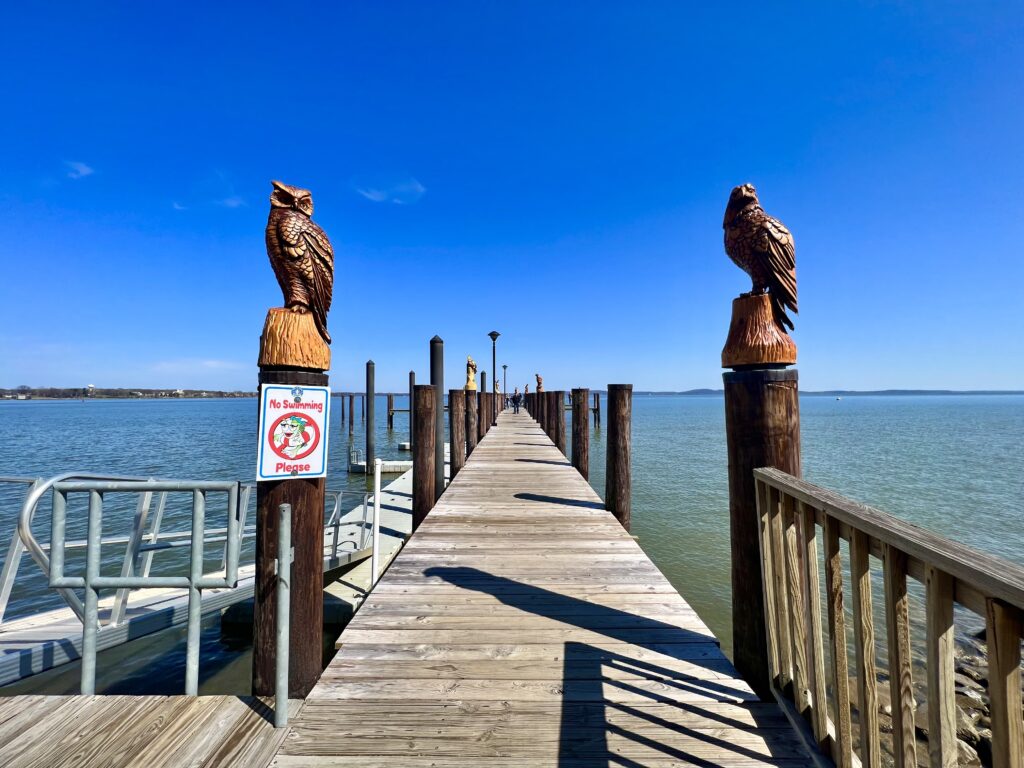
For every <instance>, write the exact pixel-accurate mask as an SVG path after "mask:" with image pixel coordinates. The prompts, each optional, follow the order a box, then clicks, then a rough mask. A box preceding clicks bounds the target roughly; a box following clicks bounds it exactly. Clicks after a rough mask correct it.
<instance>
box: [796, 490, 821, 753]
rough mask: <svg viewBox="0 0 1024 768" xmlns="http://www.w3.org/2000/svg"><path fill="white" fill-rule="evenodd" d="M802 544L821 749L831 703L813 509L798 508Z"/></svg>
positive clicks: (813, 706)
mask: <svg viewBox="0 0 1024 768" xmlns="http://www.w3.org/2000/svg"><path fill="white" fill-rule="evenodd" d="M798 511H799V519H800V525H801V529H802V530H801V532H802V536H801V540H802V542H803V565H804V573H803V587H804V594H805V595H806V599H805V610H806V611H807V615H808V631H809V632H810V638H809V641H808V650H809V656H810V659H809V665H808V671H809V674H810V687H811V723H812V725H813V727H814V737H815V739H817V741H818V747H819V748H820V749H822V750H824V749H826V747H827V745H828V700H827V699H826V697H825V650H824V648H823V647H822V634H821V587H820V585H819V580H818V527H817V524H816V523H815V514H814V509H813V507H809V506H807V505H806V504H804V503H803V502H800V503H799V505H798Z"/></svg>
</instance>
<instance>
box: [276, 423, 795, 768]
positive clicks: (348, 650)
mask: <svg viewBox="0 0 1024 768" xmlns="http://www.w3.org/2000/svg"><path fill="white" fill-rule="evenodd" d="M339 646H340V650H339V652H338V654H337V655H336V656H335V658H334V659H333V661H332V662H331V663H330V665H329V666H328V667H327V670H326V671H325V672H324V674H323V676H322V678H321V680H320V682H319V683H318V684H317V685H316V686H315V688H314V689H313V691H312V692H311V693H310V695H309V697H308V698H307V699H306V702H305V705H304V706H303V708H302V710H301V712H299V713H298V715H297V716H296V717H294V718H293V719H292V721H291V723H290V726H289V733H288V735H287V737H286V738H285V739H284V742H283V744H282V746H281V748H280V750H279V752H278V755H277V757H276V759H275V760H274V762H273V764H274V765H276V766H282V767H283V766H318V765H321V766H360V768H376V767H377V766H406V767H409V768H416V767H417V766H448V765H450V766H480V765H487V766H508V767H511V766H524V765H530V766H559V767H561V768H565V767H566V766H595V765H608V764H615V765H633V766H636V765H717V766H741V765H742V766H745V765H807V764H809V763H810V762H811V756H810V755H809V753H808V752H807V751H806V750H805V748H804V746H803V743H802V741H801V740H800V737H799V736H798V734H797V732H796V731H795V730H794V729H793V728H792V726H791V725H790V722H789V721H788V720H787V719H786V717H785V716H784V714H783V712H782V710H781V709H780V708H779V707H777V706H776V705H774V704H766V703H763V702H760V701H759V700H758V698H757V696H755V695H754V694H753V692H752V691H751V689H750V688H749V687H748V686H747V685H746V683H744V682H743V681H742V680H740V679H739V677H738V675H737V674H736V672H735V671H734V669H733V667H732V665H731V664H730V663H729V661H728V660H727V659H726V658H725V656H724V655H723V654H722V652H721V650H720V649H719V646H718V643H717V641H716V640H715V638H714V636H713V635H712V634H711V632H710V631H709V630H708V629H707V627H706V626H705V625H704V623H703V622H702V621H701V620H700V619H699V618H698V616H697V615H696V614H695V613H694V611H693V609H691V608H690V606H689V605H687V603H686V602H685V601H684V600H683V598H682V597H680V596H679V594H678V593H677V592H676V590H675V589H674V588H673V587H672V585H671V584H669V582H668V581H667V580H666V579H665V577H664V576H663V575H662V574H661V572H660V571H658V569H657V568H656V567H655V566H654V565H653V563H651V561H650V560H649V559H648V558H647V556H646V555H645V554H644V553H643V551H642V550H641V549H640V547H639V546H638V545H637V543H636V542H635V541H634V540H633V539H632V538H631V537H630V536H629V534H628V533H627V532H626V531H625V530H624V529H623V527H622V526H621V525H620V524H619V522H618V521H616V520H615V518H613V517H612V515H611V514H610V513H609V512H608V511H606V509H605V505H604V503H603V502H602V501H601V499H600V498H599V497H598V496H597V494H596V493H595V492H594V491H593V490H592V489H591V487H590V486H589V485H588V484H587V482H586V481H585V480H584V479H583V478H582V477H581V476H580V475H579V473H578V472H576V471H575V470H574V469H573V468H572V466H571V464H570V463H569V461H568V460H567V459H566V458H565V457H564V456H563V455H562V454H561V453H560V452H559V451H558V450H557V449H556V448H555V446H554V444H553V443H552V442H551V440H549V439H548V437H547V436H546V435H545V433H544V432H543V430H542V429H541V428H540V427H539V426H538V425H537V424H536V423H535V422H534V421H533V420H532V419H531V418H530V417H528V416H526V415H525V414H522V415H518V416H513V415H510V414H503V415H502V416H501V417H500V419H499V423H498V427H497V428H495V429H492V430H491V431H490V432H489V433H488V434H487V435H486V437H485V438H484V439H483V440H482V441H481V442H480V444H479V445H478V446H477V447H476V449H475V450H474V451H473V453H472V456H471V457H470V458H469V459H468V461H467V463H466V465H465V466H464V467H463V468H462V470H461V471H460V472H459V473H458V475H457V476H456V478H455V480H454V481H453V482H452V483H451V484H450V485H449V486H448V488H447V490H446V491H445V493H444V495H443V496H441V498H440V499H439V500H438V503H437V505H436V506H435V507H434V508H433V510H432V511H431V512H430V514H429V515H428V516H427V518H426V521H425V522H424V523H423V524H422V525H421V526H420V527H419V529H418V530H417V532H416V533H415V534H414V535H413V537H412V538H411V539H410V541H409V542H408V543H407V544H406V546H405V548H404V549H403V551H402V553H401V554H400V555H399V556H398V558H397V559H396V560H395V562H394V564H393V565H392V566H391V568H390V570H389V571H388V572H387V574H385V576H384V577H383V578H382V579H381V581H380V582H379V583H378V585H377V586H376V588H375V589H374V590H373V592H372V593H371V595H370V597H369V598H368V599H367V601H366V603H365V604H364V605H363V607H362V608H361V609H360V611H359V613H358V614H356V616H355V618H354V619H353V620H352V622H351V624H349V626H348V627H347V629H346V630H345V632H344V633H343V634H342V636H341V638H340V640H339Z"/></svg>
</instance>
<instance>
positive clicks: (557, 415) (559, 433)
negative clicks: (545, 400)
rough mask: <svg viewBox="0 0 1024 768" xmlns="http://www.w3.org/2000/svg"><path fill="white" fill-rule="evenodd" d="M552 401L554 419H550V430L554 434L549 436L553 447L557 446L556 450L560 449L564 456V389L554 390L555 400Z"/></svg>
mask: <svg viewBox="0 0 1024 768" xmlns="http://www.w3.org/2000/svg"><path fill="white" fill-rule="evenodd" d="M554 402H555V407H554V409H553V410H554V413H553V414H552V415H553V416H554V419H553V420H552V423H551V427H552V432H553V433H554V434H553V435H552V436H551V440H552V442H554V444H555V447H556V448H558V450H560V451H561V452H562V455H563V456H564V455H565V391H564V390H558V391H556V392H555V401H554Z"/></svg>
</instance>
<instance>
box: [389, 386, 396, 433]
mask: <svg viewBox="0 0 1024 768" xmlns="http://www.w3.org/2000/svg"><path fill="white" fill-rule="evenodd" d="M394 428H395V396H394V394H392V393H391V392H388V432H391V431H392V430H394Z"/></svg>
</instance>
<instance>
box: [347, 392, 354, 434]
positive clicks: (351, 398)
mask: <svg viewBox="0 0 1024 768" xmlns="http://www.w3.org/2000/svg"><path fill="white" fill-rule="evenodd" d="M355 405H356V396H355V395H349V396H348V433H349V434H350V435H351V434H352V433H353V432H355V429H356V408H355Z"/></svg>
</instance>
